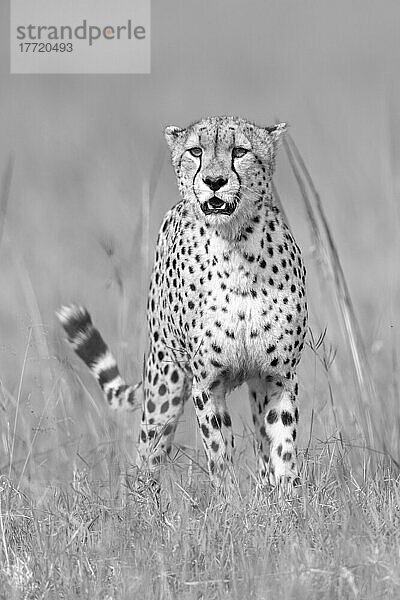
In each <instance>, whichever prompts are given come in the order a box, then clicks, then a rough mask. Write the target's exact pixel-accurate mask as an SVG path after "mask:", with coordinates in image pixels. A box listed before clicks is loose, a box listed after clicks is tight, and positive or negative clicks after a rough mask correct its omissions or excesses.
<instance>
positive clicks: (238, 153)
mask: <svg viewBox="0 0 400 600" xmlns="http://www.w3.org/2000/svg"><path fill="white" fill-rule="evenodd" d="M247 153H248V150H247V149H246V148H241V147H240V146H238V147H237V148H234V149H233V150H232V156H233V158H242V156H244V155H245V154H247Z"/></svg>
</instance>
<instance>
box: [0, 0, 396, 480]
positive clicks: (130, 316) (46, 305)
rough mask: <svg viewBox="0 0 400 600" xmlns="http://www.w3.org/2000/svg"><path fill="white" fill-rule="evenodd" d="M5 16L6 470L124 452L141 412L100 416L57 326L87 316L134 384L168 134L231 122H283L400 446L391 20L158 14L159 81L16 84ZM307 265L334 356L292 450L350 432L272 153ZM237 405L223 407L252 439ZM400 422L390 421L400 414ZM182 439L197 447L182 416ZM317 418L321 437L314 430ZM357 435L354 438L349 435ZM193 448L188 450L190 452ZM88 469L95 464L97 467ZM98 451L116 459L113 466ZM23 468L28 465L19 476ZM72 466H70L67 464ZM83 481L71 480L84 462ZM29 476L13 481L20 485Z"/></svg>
mask: <svg viewBox="0 0 400 600" xmlns="http://www.w3.org/2000/svg"><path fill="white" fill-rule="evenodd" d="M6 4H7V3H5V2H2V3H1V5H0V28H1V36H0V50H1V52H0V56H1V59H0V132H1V136H0V175H1V177H2V184H1V185H2V190H3V192H4V190H5V189H6V188H7V185H8V179H7V178H8V177H9V175H10V169H9V168H8V167H7V165H9V164H10V160H13V161H14V163H13V164H14V166H13V172H12V180H11V184H10V188H9V196H8V203H7V207H6V210H4V211H3V213H2V214H1V217H2V222H1V227H0V231H1V232H2V239H1V246H0V273H1V280H0V281H1V286H0V400H1V408H2V410H3V413H4V418H3V420H2V421H3V423H2V426H1V435H2V440H1V446H0V456H1V460H0V469H1V468H3V469H8V468H9V464H10V455H12V456H11V459H12V460H11V462H12V463H13V468H14V465H15V468H16V469H17V467H18V465H19V466H20V467H21V465H22V466H24V469H25V471H26V472H28V471H29V472H30V473H32V474H36V475H38V476H39V477H40V478H58V477H62V476H68V474H69V473H70V468H71V465H72V464H75V461H77V462H78V463H79V460H80V459H78V458H77V456H82V455H85V456H86V457H88V456H90V457H91V458H90V461H89V459H87V460H88V462H90V464H91V465H92V466H93V465H95V464H100V463H101V461H103V460H104V456H105V454H103V452H104V453H106V451H105V450H104V448H108V449H109V448H113V449H114V450H115V448H119V449H120V448H122V451H123V454H122V455H123V456H129V455H132V453H133V452H134V450H133V447H134V441H135V439H136V433H135V432H136V426H137V420H138V418H139V415H138V414H137V413H135V414H134V415H133V416H132V418H127V417H126V416H125V417H122V418H119V417H116V416H115V415H111V416H110V414H109V413H108V412H107V409H106V407H104V403H103V399H102V397H101V393H100V391H99V390H98V389H97V387H96V384H95V383H94V382H92V381H91V379H90V375H89V374H88V373H87V371H86V369H85V368H84V366H83V365H82V364H81V363H80V362H79V361H78V359H76V358H75V357H73V355H72V353H71V352H70V351H69V350H68V348H67V347H66V344H65V343H64V341H63V336H62V334H61V332H60V329H59V327H58V325H57V323H56V321H55V318H54V310H55V309H56V308H57V307H58V306H59V305H60V304H62V303H67V302H70V301H76V302H80V303H83V304H85V305H86V306H88V307H89V309H90V311H91V312H92V314H93V316H94V319H95V321H96V323H97V325H98V326H99V328H100V329H101V330H102V332H103V334H104V337H105V338H106V339H107V340H108V342H109V343H110V345H111V347H112V348H113V350H114V352H115V354H116V355H117V357H118V359H119V360H120V362H121V368H122V370H123V371H124V374H125V375H126V376H127V377H128V378H129V379H131V380H132V381H135V380H138V379H139V378H140V377H141V370H142V362H143V353H144V351H145V339H146V336H145V305H146V295H147V286H148V279H149V273H150V269H151V263H152V257H153V249H154V243H155V238H156V235H157V230H158V227H159V223H160V220H161V219H162V216H163V214H164V213H165V211H166V210H167V209H168V208H169V207H170V206H172V205H173V204H174V203H175V202H176V201H177V199H178V197H177V190H176V186H175V181H174V176H173V173H172V168H171V166H170V164H169V158H168V155H167V149H166V144H165V142H164V139H163V128H164V127H165V126H166V125H170V124H176V125H182V126H184V125H186V124H188V123H189V122H191V121H195V120H197V119H199V118H201V117H205V116H209V115H216V114H234V115H239V116H244V117H247V118H248V119H249V120H253V121H256V122H257V123H259V124H265V125H267V124H272V123H273V122H274V121H275V119H277V118H278V119H280V120H284V121H287V122H288V123H289V124H290V133H291V135H292V136H293V138H294V140H295V141H296V143H297V146H298V147H299V149H300V151H301V153H302V155H303V158H304V160H305V162H306V164H307V167H308V169H309V171H310V172H311V175H312V177H313V180H314V183H315V185H316V187H317V189H318V191H319V193H320V196H321V200H322V203H323V206H324V209H325V212H326V215H327V219H328V222H329V225H330V227H331V230H332V234H333V236H334V240H335V243H336V245H337V248H338V252H339V255H340V259H341V262H342V266H343V269H344V273H345V276H346V279H347V283H348V286H349V290H350V294H351V297H352V300H353V303H354V307H355V311H356V315H357V317H358V320H359V322H360V327H361V331H362V335H363V339H364V342H365V346H366V350H367V355H368V360H369V366H370V370H371V374H372V375H373V378H374V382H375V386H376V399H377V402H378V405H377V407H376V409H377V411H378V413H379V414H380V413H382V414H383V415H385V419H386V422H387V423H388V425H387V430H386V433H387V444H388V446H389V447H391V452H392V454H393V453H395V452H396V451H397V448H398V446H397V445H396V443H397V442H395V440H396V439H397V437H398V430H399V420H398V415H399V412H400V411H399V410H398V405H399V396H398V377H399V375H398V367H397V349H398V336H399V312H400V283H399V265H398V262H399V258H400V252H399V251H400V247H399V246H400V244H399V239H400V238H399V226H400V212H399V193H400V167H399V157H400V138H399V135H400V111H399V105H400V78H399V72H400V65H399V62H400V61H399V59H400V36H399V25H400V5H399V3H398V2H396V1H395V0H386V2H385V3H384V5H383V4H382V3H381V2H377V1H371V0H362V1H361V0H358V1H353V2H346V1H343V0H337V1H336V2H329V1H322V0H318V1H316V0H315V1H309V0H303V1H302V2H293V1H287V0H280V1H279V2H273V1H271V0H268V1H266V0H251V1H250V2H247V3H244V2H242V1H239V0H219V1H218V2H215V3H202V2H196V1H194V0H169V1H168V2H164V1H162V0H153V2H152V30H151V39H152V69H151V74H150V75H108V76H107V75H66V76H57V75H10V74H9V47H8V44H9V12H8V7H7V6H6ZM275 183H276V187H277V189H278V191H279V195H280V197H281V201H282V204H283V206H284V208H285V211H286V213H287V215H288V219H289V222H290V224H291V227H292V229H293V231H294V234H295V236H296V239H297V241H298V242H299V245H300V246H301V248H302V251H303V254H304V258H305V261H306V265H307V268H308V289H309V301H310V309H311V327H312V329H313V331H314V333H315V336H316V337H318V336H319V335H320V333H321V332H323V331H324V330H325V327H326V328H327V330H326V336H325V344H326V347H327V348H328V350H327V351H328V352H329V351H330V350H329V348H330V346H332V348H333V349H334V350H336V351H337V354H336V358H335V360H334V362H333V364H332V366H331V367H330V370H331V372H332V380H331V381H330V384H331V385H332V386H333V403H332V396H331V395H330V390H329V385H328V381H327V376H326V372H324V368H321V361H319V360H318V357H316V355H315V353H314V352H313V351H312V350H310V349H308V348H307V349H306V352H305V355H304V359H303V361H302V365H301V369H300V383H301V402H302V405H303V410H302V417H301V421H302V428H301V437H300V446H303V447H304V446H305V445H306V444H307V443H308V438H309V436H310V435H311V437H312V439H313V440H314V439H326V438H329V436H331V435H336V434H337V429H338V422H337V421H336V422H335V420H334V418H333V412H332V406H333V404H334V405H335V407H336V413H337V415H339V416H338V418H339V424H340V423H342V422H343V423H344V422H345V421H346V420H348V419H350V420H351V419H353V420H357V416H356V415H355V410H356V403H355V400H354V381H353V378H352V375H351V369H352V367H351V365H350V364H349V357H348V353H347V350H346V348H345V346H346V345H345V343H344V340H343V335H342V333H341V327H340V319H339V318H338V313H337V311H336V309H335V306H334V303H332V302H331V297H332V293H333V292H332V289H331V287H330V282H329V281H326V282H325V283H324V281H323V280H322V279H321V277H320V275H319V274H318V268H317V266H316V260H315V256H314V252H313V245H312V239H311V237H310V229H309V223H308V221H307V218H306V214H305V212H304V208H303V203H302V201H301V196H300V192H299V189H298V187H297V185H296V182H295V179H294V177H293V174H292V172H291V170H290V167H289V163H288V159H287V157H286V155H285V152H284V151H283V150H282V152H281V156H280V160H279V161H278V168H277V174H276V177H275ZM245 396H246V393H245V392H244V391H239V392H236V393H235V396H234V399H233V406H234V426H235V430H236V431H237V432H238V434H239V437H240V435H241V434H242V433H244V434H245V435H246V432H248V431H249V430H250V429H251V427H250V423H251V419H250V418H249V411H248V407H247V401H246V399H245ZM396 410H397V412H393V411H396ZM184 421H185V422H184V423H183V424H182V427H181V431H180V434H179V440H181V441H183V442H187V443H188V442H189V440H190V443H191V445H196V444H197V445H198V447H200V442H199V441H198V440H197V439H196V435H193V431H194V428H193V423H192V421H193V417H192V413H191V409H190V410H188V411H187V412H186V413H185V417H184ZM311 421H312V427H311V426H310V423H311ZM356 434H357V431H356V430H355V434H354V435H355V437H356ZM195 439H196V442H194V440H195ZM90 452H91V454H90ZM107 452H108V450H107ZM18 461H19V462H18ZM71 461H72V462H71ZM80 464H81V466H82V463H80ZM20 471H21V469H20Z"/></svg>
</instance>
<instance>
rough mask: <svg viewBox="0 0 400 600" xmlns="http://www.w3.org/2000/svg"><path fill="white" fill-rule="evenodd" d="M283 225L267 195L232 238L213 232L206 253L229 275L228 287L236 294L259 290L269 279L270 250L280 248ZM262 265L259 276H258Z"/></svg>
mask: <svg viewBox="0 0 400 600" xmlns="http://www.w3.org/2000/svg"><path fill="white" fill-rule="evenodd" d="M285 229H286V225H285V223H284V221H283V218H282V215H281V213H280V211H279V208H278V207H277V205H276V204H275V203H274V201H273V198H272V197H271V196H270V197H269V198H268V200H266V199H263V201H262V203H260V204H259V206H257V210H256V211H255V212H254V213H253V215H252V216H251V218H250V219H249V220H248V221H247V222H246V223H245V224H243V226H242V227H241V228H240V230H239V231H238V233H237V235H236V236H235V237H233V236H231V237H228V236H227V235H223V234H222V233H221V231H219V230H215V231H214V232H213V233H212V235H211V236H210V243H209V249H208V254H209V256H210V260H211V261H212V264H213V265H218V266H219V267H220V269H223V270H224V271H226V272H229V273H230V282H231V285H232V286H233V287H234V288H235V289H236V290H237V292H239V293H247V292H249V291H250V290H254V289H256V288H258V287H259V286H260V285H261V284H262V283H263V282H264V281H265V279H267V280H268V279H269V278H270V277H271V272H270V271H271V269H272V264H271V258H270V256H271V255H270V254H269V253H268V251H269V252H271V248H273V247H277V246H279V244H280V243H281V241H282V238H283V237H284V230H285ZM260 266H261V275H260Z"/></svg>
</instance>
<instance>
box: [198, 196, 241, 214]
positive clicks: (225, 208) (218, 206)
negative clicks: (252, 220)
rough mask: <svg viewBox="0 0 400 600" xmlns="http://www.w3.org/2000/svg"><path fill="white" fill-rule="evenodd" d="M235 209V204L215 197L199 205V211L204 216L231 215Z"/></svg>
mask: <svg viewBox="0 0 400 600" xmlns="http://www.w3.org/2000/svg"><path fill="white" fill-rule="evenodd" d="M235 208H236V204H234V203H231V202H225V201H224V200H221V198H217V196H213V197H212V198H210V199H209V200H207V201H206V202H203V204H201V210H202V211H203V213H204V214H205V215H231V214H232V213H233V211H234V210H235Z"/></svg>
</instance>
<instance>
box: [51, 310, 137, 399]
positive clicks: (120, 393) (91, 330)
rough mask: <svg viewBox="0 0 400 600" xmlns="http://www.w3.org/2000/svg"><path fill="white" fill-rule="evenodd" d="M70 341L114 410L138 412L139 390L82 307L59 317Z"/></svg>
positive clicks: (59, 314) (64, 312) (63, 311)
mask: <svg viewBox="0 0 400 600" xmlns="http://www.w3.org/2000/svg"><path fill="white" fill-rule="evenodd" d="M56 315H57V317H58V319H59V321H60V323H61V325H62V326H63V328H64V330H65V332H66V334H67V339H68V341H69V342H70V344H71V345H72V347H73V349H74V350H75V352H76V354H77V355H78V356H79V357H80V358H81V359H82V360H83V362H84V363H85V364H86V365H87V366H88V367H89V369H90V371H91V372H92V375H93V376H94V377H95V379H96V380H97V381H98V383H99V385H100V387H101V389H102V390H103V393H104V396H105V398H106V400H107V402H108V404H109V405H110V407H111V408H112V409H119V410H134V409H135V408H138V407H139V400H138V398H137V393H136V390H137V389H138V388H139V387H140V385H141V384H140V383H138V384H137V385H135V386H134V387H132V386H130V385H127V384H126V383H125V381H124V380H123V379H122V377H121V375H120V373H119V370H118V365H117V361H116V360H115V358H114V356H113V355H112V354H111V351H110V349H109V347H108V346H107V344H106V343H105V341H104V340H103V338H102V337H101V334H100V332H99V331H98V329H96V327H94V325H93V323H92V319H91V317H90V314H89V313H88V311H87V310H86V308H84V307H82V306H75V305H70V306H62V307H61V308H60V310H59V311H57V313H56Z"/></svg>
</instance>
